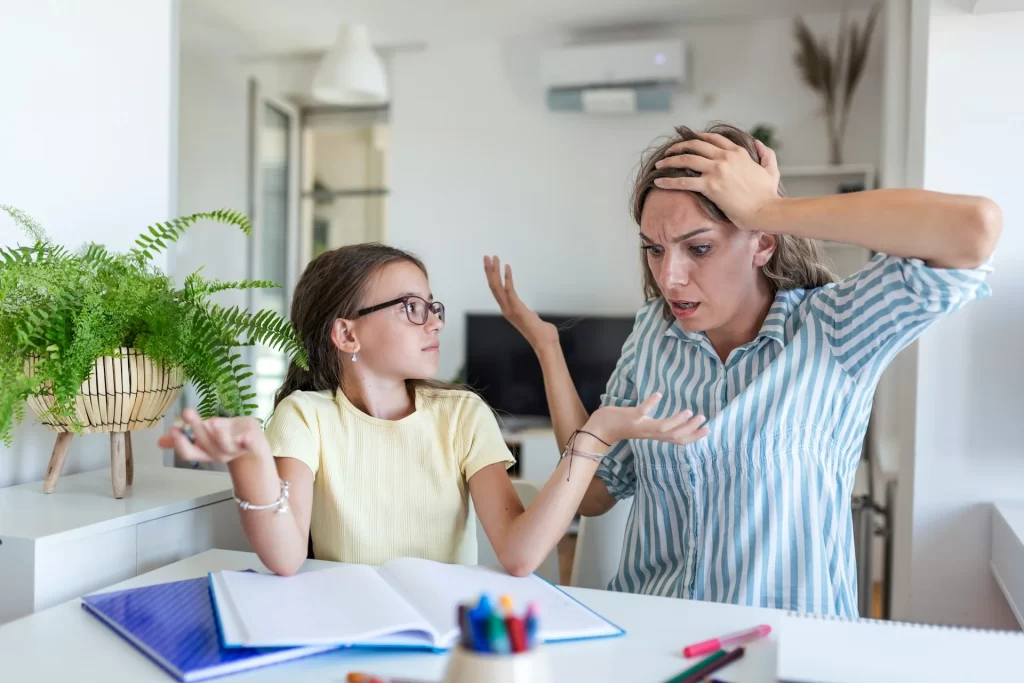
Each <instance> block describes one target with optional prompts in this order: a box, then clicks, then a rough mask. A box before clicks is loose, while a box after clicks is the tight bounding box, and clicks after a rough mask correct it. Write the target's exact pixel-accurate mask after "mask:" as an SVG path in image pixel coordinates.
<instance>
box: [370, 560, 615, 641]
mask: <svg viewBox="0 0 1024 683" xmlns="http://www.w3.org/2000/svg"><path fill="white" fill-rule="evenodd" d="M380 572H381V575H382V576H384V577H385V579H387V580H388V581H389V582H391V583H395V584H397V585H399V586H400V587H401V588H402V589H403V590H404V593H405V595H406V596H407V599H409V600H411V601H413V604H414V605H416V607H417V608H419V610H420V611H421V612H422V613H423V615H424V616H426V617H427V618H428V619H430V621H431V622H432V623H433V624H435V627H436V628H437V630H438V632H439V633H440V634H441V637H442V642H443V643H444V644H445V645H451V644H452V641H453V640H454V639H456V638H457V634H458V625H457V624H456V621H457V618H458V614H457V610H458V605H459V604H460V603H463V602H465V603H472V604H476V602H477V601H478V600H479V598H480V595H481V594H482V593H486V594H487V595H489V596H490V598H491V599H492V600H498V599H500V597H501V596H502V595H508V596H510V597H511V598H512V599H513V602H514V608H515V611H516V613H517V614H524V613H525V611H526V606H527V604H529V603H530V602H536V603H537V605H538V607H539V608H540V618H539V629H538V637H539V638H541V639H542V640H564V639H572V638H586V637H593V636H599V635H616V634H618V633H620V629H618V628H617V627H615V626H613V625H611V624H609V623H608V622H607V621H605V620H604V619H602V618H601V617H599V616H597V615H596V614H594V613H593V612H591V611H590V610H589V609H587V608H586V607H584V606H583V605H581V604H580V603H578V602H576V601H575V600H573V599H572V598H570V597H569V596H568V595H566V594H565V593H563V592H562V591H561V590H559V589H557V588H555V587H554V586H552V585H551V584H550V583H548V582H547V581H545V580H544V579H542V578H540V577H538V576H532V575H531V576H526V577H522V578H520V577H515V576H511V575H509V574H504V573H501V572H498V571H495V570H493V569H489V568H487V567H479V566H477V567H473V566H463V565H449V564H439V563H436V562H430V561H428V560H420V559H415V558H400V559H396V560H391V561H390V562H387V563H386V564H385V565H384V566H383V567H382V568H381V569H380Z"/></svg>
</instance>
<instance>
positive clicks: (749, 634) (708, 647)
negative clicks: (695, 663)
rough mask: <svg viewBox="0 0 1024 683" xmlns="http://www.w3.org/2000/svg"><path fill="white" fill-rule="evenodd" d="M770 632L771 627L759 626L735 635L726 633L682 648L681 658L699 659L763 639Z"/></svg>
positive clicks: (737, 632)
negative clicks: (716, 651) (717, 651)
mask: <svg viewBox="0 0 1024 683" xmlns="http://www.w3.org/2000/svg"><path fill="white" fill-rule="evenodd" d="M771 631H772V627H771V626H768V625H767V624H761V625H760V626H755V627H754V628H750V629H745V630H743V631H736V632H735V633H728V634H726V635H724V636H718V637H717V638H711V639H710V640H704V641H701V642H699V643H694V644H693V645H688V646H686V647H684V648H683V656H684V657H700V656H701V655H706V654H707V653H709V652H714V651H715V650H720V649H724V648H728V647H735V646H737V645H744V644H746V643H749V642H750V641H752V640H757V639H758V638H763V637H765V636H766V635H768V634H769V633H771Z"/></svg>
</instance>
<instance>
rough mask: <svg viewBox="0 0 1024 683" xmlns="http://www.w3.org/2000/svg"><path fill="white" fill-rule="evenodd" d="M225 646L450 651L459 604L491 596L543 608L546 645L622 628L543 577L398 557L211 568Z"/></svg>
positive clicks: (613, 632) (456, 633) (540, 625)
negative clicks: (250, 569) (302, 569)
mask: <svg viewBox="0 0 1024 683" xmlns="http://www.w3.org/2000/svg"><path fill="white" fill-rule="evenodd" d="M210 585H211V588H212V592H213V596H214V603H215V605H216V609H217V614H218V619H219V624H220V629H221V638H222V642H223V644H224V646H225V647H298V646H316V645H332V646H351V647H360V646H362V647H374V648H391V647H394V648H415V649H427V650H438V651H441V650H447V649H450V648H451V647H452V646H453V645H455V644H456V643H457V642H458V640H459V633H460V631H459V626H458V623H457V621H458V617H457V608H458V605H459V604H460V603H464V602H473V603H474V604H475V602H476V601H477V600H478V599H479V597H480V595H481V594H483V593H486V594H488V595H490V596H491V599H492V600H495V599H497V598H498V597H500V596H502V595H509V596H510V597H512V599H513V600H514V601H515V604H516V605H517V606H518V607H517V610H521V609H523V608H524V607H525V605H526V604H527V603H530V602H535V603H537V606H538V607H539V608H540V619H539V623H538V630H537V638H538V639H539V640H541V641H545V642H555V641H563V640H577V639H584V638H601V637H610V636H618V635H622V634H623V633H624V631H623V630H622V629H621V628H619V627H618V626H615V625H614V624H612V623H611V622H609V621H607V620H606V619H604V618H602V617H600V616H598V615H597V614H595V613H594V612H593V611H591V610H590V609H589V608H587V607H585V606H584V605H582V604H580V603H579V602H577V601H576V600H574V599H573V598H571V597H569V596H568V595H567V594H566V593H564V592H563V591H562V590H560V589H558V588H556V587H555V586H553V585H551V584H550V583H548V582H547V581H545V580H544V579H542V578H540V577H538V576H536V575H531V576H527V577H523V578H518V577H513V576H509V575H508V574H504V573H500V572H497V571H495V570H492V569H488V568H486V567H468V566H463V565H450V564H443V563H440V562H432V561H430V560H421V559H413V558H400V559H395V560H391V561H390V562H387V563H385V564H384V565H383V566H381V567H379V568H375V567H371V566H368V565H360V564H343V565H339V566H337V567H332V568H330V569H321V570H316V571H311V572H307V573H303V574H296V575H295V576H289V577H282V576H275V575H267V574H253V573H245V572H218V573H214V574H211V575H210Z"/></svg>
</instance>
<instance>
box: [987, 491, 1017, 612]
mask: <svg viewBox="0 0 1024 683" xmlns="http://www.w3.org/2000/svg"><path fill="white" fill-rule="evenodd" d="M990 566H991V568H992V575H993V576H994V577H995V579H996V583H998V584H999V588H1000V589H1002V591H1003V595H1004V596H1005V597H1006V601H1007V602H1008V603H1009V604H1010V609H1012V610H1013V614H1014V616H1016V617H1017V621H1018V622H1019V623H1020V626H1021V628H1022V629H1024V503H997V504H995V505H993V506H992V557H991V563H990Z"/></svg>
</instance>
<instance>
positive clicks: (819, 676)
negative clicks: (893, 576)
mask: <svg viewBox="0 0 1024 683" xmlns="http://www.w3.org/2000/svg"><path fill="white" fill-rule="evenodd" d="M778 643H779V645H778V648H779V652H778V672H777V673H778V680H779V681H783V682H786V683H819V682H821V681H828V683H862V682H864V683H878V682H879V681H927V682H928V683H941V682H943V681H950V682H953V681H956V682H957V683H960V682H962V681H983V680H986V681H1003V680H1014V679H1015V677H1018V676H1024V674H1022V673H1021V672H1024V634H1022V633H1020V632H1016V631H980V630H971V629H960V628H950V627H937V626H928V625H922V624H910V623H903V622H893V621H872V620H868V619H862V620H859V621H853V620H842V619H836V618H829V617H815V616H797V615H793V614H787V615H784V616H783V617H782V620H781V622H780V624H779V635H778Z"/></svg>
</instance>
